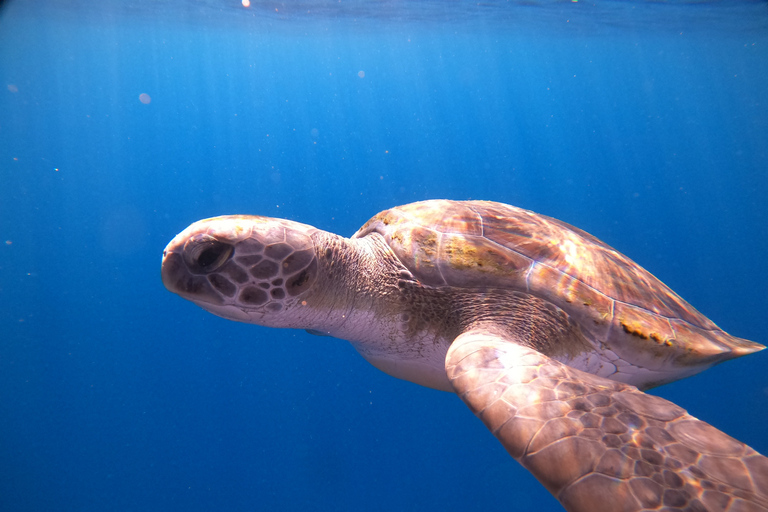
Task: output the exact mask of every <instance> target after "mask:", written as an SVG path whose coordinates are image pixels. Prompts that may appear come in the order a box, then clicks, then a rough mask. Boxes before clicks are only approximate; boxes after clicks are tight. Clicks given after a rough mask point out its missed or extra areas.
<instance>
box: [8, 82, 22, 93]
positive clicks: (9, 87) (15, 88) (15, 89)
mask: <svg viewBox="0 0 768 512" xmlns="http://www.w3.org/2000/svg"><path fill="white" fill-rule="evenodd" d="M8 90H9V91H11V92H19V88H18V87H16V84H8Z"/></svg>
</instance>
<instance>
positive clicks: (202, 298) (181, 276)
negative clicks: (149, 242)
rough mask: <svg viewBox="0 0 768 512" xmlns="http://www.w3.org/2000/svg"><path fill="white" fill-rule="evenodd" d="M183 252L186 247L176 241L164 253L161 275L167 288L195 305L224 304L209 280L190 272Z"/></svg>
mask: <svg viewBox="0 0 768 512" xmlns="http://www.w3.org/2000/svg"><path fill="white" fill-rule="evenodd" d="M183 250H184V245H183V244H179V243H177V241H176V239H174V240H173V241H171V243H170V244H168V246H167V247H166V248H165V250H164V251H163V264H162V267H161V270H160V275H161V277H162V279H163V284H164V285H165V287H166V288H168V290H169V291H171V292H173V293H175V294H178V295H180V296H182V297H183V298H185V299H187V300H191V301H192V302H195V303H202V304H223V300H222V297H221V295H220V294H219V293H217V292H216V290H214V289H213V287H212V286H211V284H210V282H208V279H206V277H205V276H204V275H196V274H193V273H192V272H191V271H190V269H189V268H188V266H187V264H186V262H185V261H184V257H183V256H182V255H183ZM202 304H201V305H202Z"/></svg>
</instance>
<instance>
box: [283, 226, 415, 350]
mask: <svg viewBox="0 0 768 512" xmlns="http://www.w3.org/2000/svg"><path fill="white" fill-rule="evenodd" d="M313 238H315V244H316V245H315V246H316V247H318V250H317V257H318V279H317V282H316V283H315V285H314V286H313V292H312V293H311V294H310V295H308V296H307V298H306V306H305V307H310V308H311V310H312V311H313V313H312V314H310V315H307V317H306V321H309V323H310V324H311V325H309V326H306V327H305V328H309V329H315V330H318V331H321V332H325V333H328V334H330V335H331V336H334V337H337V338H342V339H345V340H349V341H353V342H368V341H370V342H375V341H378V340H379V339H380V338H381V336H382V334H383V333H384V332H386V330H389V329H392V326H393V325H394V323H395V321H396V316H397V313H398V308H399V306H398V304H397V281H398V273H399V272H400V270H401V269H402V270H404V268H403V267H402V265H401V264H400V263H399V262H398V261H397V259H396V258H395V256H394V254H392V251H391V250H390V249H389V247H388V246H387V245H386V244H385V243H384V240H383V239H382V238H381V236H380V235H374V236H367V237H364V238H356V239H349V238H344V237H341V236H338V235H334V234H332V233H327V232H317V233H315V234H314V235H313ZM297 307H298V306H297Z"/></svg>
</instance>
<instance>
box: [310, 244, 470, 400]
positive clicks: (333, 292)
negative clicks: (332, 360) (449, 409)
mask: <svg viewBox="0 0 768 512" xmlns="http://www.w3.org/2000/svg"><path fill="white" fill-rule="evenodd" d="M313 236H316V237H318V238H319V239H317V240H316V247H322V248H323V249H321V250H319V251H318V263H319V269H320V272H319V275H318V280H317V282H316V283H315V286H314V292H313V293H312V294H311V295H309V296H308V297H307V298H306V303H307V304H306V305H307V306H310V307H311V311H312V314H313V315H314V316H313V317H312V319H311V322H309V323H306V322H305V326H304V328H309V329H314V330H318V331H320V332H323V333H327V334H329V335H331V336H334V337H336V338H341V339H345V340H348V341H350V342H351V343H352V346H354V347H355V349H356V350H357V351H358V352H359V353H360V355H362V356H363V357H364V358H365V359H366V360H367V361H368V362H369V363H371V364H372V365H374V366H375V367H377V368H378V369H380V370H382V371H383V372H385V373H387V374H389V375H391V376H393V377H397V378H399V379H404V380H408V381H411V382H415V383H417V384H421V385H423V386H427V387H431V388H435V389H441V390H444V391H452V388H451V386H450V383H449V382H448V379H447V377H446V375H445V354H446V352H447V350H448V346H449V345H450V343H451V341H452V340H453V337H454V335H455V334H453V335H452V334H451V332H450V329H441V328H439V327H435V325H431V323H430V321H429V320H434V319H435V318H441V319H445V318H446V314H447V313H448V311H447V310H446V309H445V308H444V307H443V306H444V304H441V301H439V300H437V301H433V300H432V298H430V297H423V298H424V299H425V300H420V298H421V297H420V296H421V295H422V294H421V293H416V294H414V295H412V296H409V295H408V291H407V290H401V289H400V288H401V287H404V288H406V289H407V287H408V286H412V287H420V285H418V283H416V282H415V281H413V278H412V276H411V275H410V272H408V270H407V269H406V268H405V267H404V266H403V265H402V263H400V262H399V260H397V258H396V257H395V255H394V254H393V253H392V251H391V249H390V248H389V247H388V246H387V245H386V243H385V242H384V239H383V238H382V237H381V235H378V234H372V235H368V236H365V237H363V238H356V239H347V238H342V237H339V236H336V235H332V234H329V233H317V234H316V235H313ZM421 291H423V290H421ZM412 299H416V300H415V301H414V300H412ZM412 302H415V304H414V303H412ZM433 306H434V307H433ZM425 313H426V314H425ZM307 318H309V317H307ZM444 324H451V322H450V321H446V322H442V321H440V322H437V325H438V326H442V325H444Z"/></svg>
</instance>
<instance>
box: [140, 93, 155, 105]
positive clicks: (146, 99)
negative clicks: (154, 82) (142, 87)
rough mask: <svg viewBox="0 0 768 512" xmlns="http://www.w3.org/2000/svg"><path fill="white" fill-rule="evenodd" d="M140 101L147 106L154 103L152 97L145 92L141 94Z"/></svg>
mask: <svg viewBox="0 0 768 512" xmlns="http://www.w3.org/2000/svg"><path fill="white" fill-rule="evenodd" d="M139 101H140V102H142V103H143V104H145V105H149V102H150V101H152V97H151V96H150V95H149V94H147V93H145V92H143V93H141V94H139Z"/></svg>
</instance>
